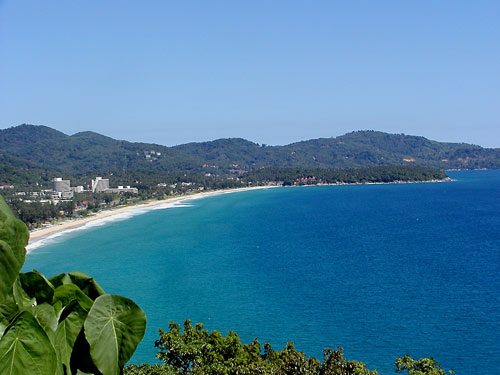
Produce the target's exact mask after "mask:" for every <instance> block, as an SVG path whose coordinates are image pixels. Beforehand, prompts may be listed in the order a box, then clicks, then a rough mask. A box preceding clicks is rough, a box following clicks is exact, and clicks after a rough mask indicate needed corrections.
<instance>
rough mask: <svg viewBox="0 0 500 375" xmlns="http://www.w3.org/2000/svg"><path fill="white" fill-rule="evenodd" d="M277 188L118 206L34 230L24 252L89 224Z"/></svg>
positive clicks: (199, 195) (204, 194) (239, 189)
mask: <svg viewBox="0 0 500 375" xmlns="http://www.w3.org/2000/svg"><path fill="white" fill-rule="evenodd" d="M274 187H278V186H274V185H270V186H252V187H242V188H236V189H226V190H214V191H208V192H200V193H194V194H190V195H183V196H178V197H171V198H166V199H162V200H153V201H145V202H142V203H138V204H135V205H130V206H120V207H116V208H111V209H107V210H103V211H99V212H97V213H95V214H94V215H91V216H87V217H82V218H78V219H67V220H62V221H61V222H58V223H56V224H54V225H51V226H48V227H44V228H40V229H35V230H33V231H30V238H29V242H28V246H27V247H26V250H27V252H28V253H30V252H32V251H34V250H36V249H37V248H38V245H39V244H40V243H41V242H42V241H44V240H47V239H51V238H55V237H59V236H61V235H63V234H66V233H69V232H73V231H75V230H81V229H83V228H84V227H90V226H92V225H89V224H98V223H99V222H104V223H105V222H107V220H112V219H113V218H115V219H116V218H117V217H120V216H124V217H125V218H129V217H131V216H135V215H134V214H141V213H145V212H148V211H149V210H152V209H161V208H163V207H162V206H165V207H164V208H165V209H168V208H171V207H178V206H179V205H181V204H182V203H184V202H185V201H191V200H194V199H202V198H206V197H212V196H216V195H222V194H230V193H237V192H242V191H250V190H260V189H269V188H274Z"/></svg>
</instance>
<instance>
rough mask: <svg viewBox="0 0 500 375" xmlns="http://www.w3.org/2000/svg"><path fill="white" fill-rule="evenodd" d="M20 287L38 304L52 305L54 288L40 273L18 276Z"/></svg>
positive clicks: (34, 272) (27, 273) (33, 272)
mask: <svg viewBox="0 0 500 375" xmlns="http://www.w3.org/2000/svg"><path fill="white" fill-rule="evenodd" d="M19 281H20V282H21V287H22V288H23V290H24V291H25V292H26V294H27V295H28V296H29V297H30V298H35V299H36V302H37V303H38V304H41V303H44V302H47V303H52V298H53V297H54V287H53V286H52V284H51V283H50V281H49V280H47V279H46V278H45V276H43V275H42V274H41V273H40V272H38V271H32V272H26V273H21V274H19Z"/></svg>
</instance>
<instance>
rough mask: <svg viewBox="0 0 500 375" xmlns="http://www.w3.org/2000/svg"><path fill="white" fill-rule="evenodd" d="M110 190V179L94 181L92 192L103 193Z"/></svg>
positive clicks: (100, 178) (96, 179)
mask: <svg viewBox="0 0 500 375" xmlns="http://www.w3.org/2000/svg"><path fill="white" fill-rule="evenodd" d="M108 189H109V179H108V178H102V177H96V178H95V180H92V192H93V193H102V192H104V191H106V190H108Z"/></svg>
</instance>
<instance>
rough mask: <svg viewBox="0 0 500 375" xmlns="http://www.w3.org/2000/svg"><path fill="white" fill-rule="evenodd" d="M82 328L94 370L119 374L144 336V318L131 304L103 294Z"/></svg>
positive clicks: (109, 374) (112, 374)
mask: <svg viewBox="0 0 500 375" xmlns="http://www.w3.org/2000/svg"><path fill="white" fill-rule="evenodd" d="M84 327H85V337H86V338H87V341H88V343H89V345H90V354H91V356H92V359H93V361H94V363H95V365H96V366H97V368H98V369H99V370H100V371H101V372H102V373H103V374H104V375H119V374H120V372H121V370H122V368H123V366H125V364H126V363H127V361H128V360H129V359H130V357H131V356H132V354H134V351H135V349H136V347H137V345H138V344H139V342H140V341H141V340H142V337H143V336H144V331H145V330H146V316H145V315H144V312H143V311H142V310H141V308H140V307H139V306H137V305H136V304H135V303H134V302H133V301H131V300H129V299H127V298H124V297H120V296H116V295H110V294H106V295H104V296H101V297H98V298H97V299H96V300H95V302H94V305H93V306H92V309H90V311H89V314H88V316H87V319H86V320H85V323H84Z"/></svg>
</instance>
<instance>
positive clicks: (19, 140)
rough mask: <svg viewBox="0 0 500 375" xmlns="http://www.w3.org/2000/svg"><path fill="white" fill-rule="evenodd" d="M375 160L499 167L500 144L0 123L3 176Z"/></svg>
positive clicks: (224, 170)
mask: <svg viewBox="0 0 500 375" xmlns="http://www.w3.org/2000/svg"><path fill="white" fill-rule="evenodd" d="M377 165H419V166H430V167H437V168H445V169H452V168H461V169H475V168H488V169H498V168H500V149H498V148H497V149H487V148H483V147H480V146H475V145H470V144H465V143H443V142H436V141H431V140H428V139H426V138H424V137H417V136H409V135H404V134H387V133H382V132H377V131H357V132H352V133H348V134H345V135H342V136H339V137H336V138H320V139H312V140H308V141H302V142H297V143H293V144H289V145H286V146H264V145H262V146H261V145H259V144H256V143H253V142H250V141H247V140H244V139H240V138H228V139H218V140H215V141H210V142H201V143H188V144H183V145H179V146H174V147H166V146H161V145H157V144H147V143H133V142H127V141H122V140H116V139H113V138H110V137H106V136H103V135H101V134H97V133H94V132H81V133H76V134H74V135H66V134H64V133H62V132H59V131H57V130H54V129H52V128H49V127H46V126H36V125H20V126H15V127H12V128H8V129H4V130H0V183H19V182H20V181H26V180H30V179H32V180H33V181H39V182H42V183H43V182H44V181H46V180H48V179H50V177H51V176H54V175H65V176H70V177H77V178H78V176H80V177H82V176H89V175H96V174H98V175H110V174H115V175H117V174H118V175H124V174H133V173H135V172H140V173H148V174H154V173H158V174H165V173H212V174H218V175H226V174H231V173H241V172H243V171H252V170H255V169H259V168H264V167H299V168H356V167H368V166H377Z"/></svg>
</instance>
